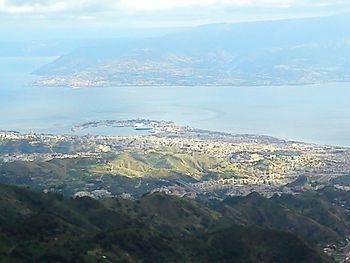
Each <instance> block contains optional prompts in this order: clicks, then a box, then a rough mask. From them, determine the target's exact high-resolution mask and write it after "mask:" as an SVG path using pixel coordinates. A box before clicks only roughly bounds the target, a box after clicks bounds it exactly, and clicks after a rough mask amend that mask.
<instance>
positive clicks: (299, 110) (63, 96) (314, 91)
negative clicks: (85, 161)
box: [0, 58, 350, 146]
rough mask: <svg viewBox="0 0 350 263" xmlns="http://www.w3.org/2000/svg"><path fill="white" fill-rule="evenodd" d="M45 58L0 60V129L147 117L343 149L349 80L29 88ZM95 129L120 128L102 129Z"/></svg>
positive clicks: (349, 139)
mask: <svg viewBox="0 0 350 263" xmlns="http://www.w3.org/2000/svg"><path fill="white" fill-rule="evenodd" d="M52 59H53V58H26V59H23V58H0V129H7V130H9V129H11V130H19V131H26V132H28V131H35V132H52V133H61V132H62V133H67V132H69V129H70V128H71V127H72V126H73V125H74V124H79V123H82V122H87V121H93V120H104V119H129V118H150V119H157V120H172V121H175V122H177V123H179V124H185V125H191V126H194V127H198V128H204V129H210V130H217V131H226V132H231V133H250V134H265V135H272V136H276V137H280V138H288V139H297V140H302V141H308V142H315V143H321V144H333V145H342V146H350V83H341V84H339V83H338V84H322V85H312V86H280V87H274V86H273V87H115V88H88V89H86V88H85V89H71V88H47V87H33V86H31V83H32V82H33V81H34V80H35V76H32V75H31V74H30V73H31V72H32V71H33V70H35V69H36V68H38V67H39V66H40V65H43V64H45V63H47V62H48V61H50V60H52ZM89 132H94V131H93V130H91V131H89ZM95 132H96V133H103V134H119V133H120V131H116V129H104V128H100V129H97V130H96V131H95ZM128 132H130V131H128Z"/></svg>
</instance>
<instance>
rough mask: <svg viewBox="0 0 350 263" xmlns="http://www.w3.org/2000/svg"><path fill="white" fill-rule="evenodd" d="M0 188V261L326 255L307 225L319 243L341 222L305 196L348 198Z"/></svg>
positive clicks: (208, 261)
mask: <svg viewBox="0 0 350 263" xmlns="http://www.w3.org/2000/svg"><path fill="white" fill-rule="evenodd" d="M0 193H1V199H0V215H1V216H0V262H19V263H21V262H26V263H30V262H50V263H53V262H79V263H81V262H87V263H88V262H104V263H107V262H135V263H136V262H144V263H148V262H150V263H151V262H152V263H156V262H162V263H167V262H169V263H175V262H179V263H180V262H181V263H186V262H191V263H196V262H201V263H212V262H222V263H225V262H227V263H229V262H237V263H241V262H242V263H243V262H244V263H255V262H261V263H265V262H266V263H268V262H284V263H295V262H298V263H316V262H318V263H326V262H333V261H332V259H331V258H330V257H328V256H327V255H325V254H324V253H323V252H321V250H320V249H319V248H317V247H316V246H315V245H314V244H315V243H314V244H312V243H310V242H309V241H305V239H306V238H308V237H309V236H308V233H310V231H311V232H314V233H312V236H310V237H311V239H312V238H313V237H315V236H316V235H317V234H319V238H320V239H319V241H320V243H323V242H324V241H326V240H327V239H328V238H329V237H331V236H332V235H331V236H329V235H328V234H330V233H335V232H336V231H337V230H336V228H337V227H339V229H338V230H339V231H341V228H342V226H343V224H345V222H340V219H341V218H337V217H336V216H335V212H334V211H326V210H322V209H319V208H320V207H319V206H316V207H310V204H312V203H315V204H319V203H321V202H323V203H324V204H325V205H326V204H327V205H331V203H330V201H328V199H329V198H332V197H334V196H333V195H335V196H336V197H338V198H339V197H341V198H342V199H340V200H344V198H347V200H348V199H349V194H346V193H338V192H334V191H333V190H329V193H320V194H312V195H307V194H305V195H302V196H301V197H291V196H282V197H280V198H276V199H266V198H263V197H261V196H259V195H258V194H256V193H253V194H251V195H249V196H247V197H242V198H240V199H228V200H226V201H224V202H223V203H220V204H217V205H212V206H213V207H212V208H209V207H208V206H207V205H205V204H204V203H199V202H196V201H193V200H190V199H186V198H177V197H172V196H167V195H163V194H152V195H145V196H143V197H142V198H140V199H138V200H123V199H105V200H103V201H97V200H93V199H90V198H88V197H84V198H77V199H71V198H66V197H63V196H60V195H57V194H41V193H36V192H32V191H31V190H29V189H25V188H18V187H14V186H6V185H2V184H0ZM327 198H328V199H327ZM331 206H333V208H332V209H333V210H339V209H340V208H339V207H338V205H336V204H334V205H331ZM242 208H244V209H243V210H242ZM308 213H309V214H308ZM240 214H241V215H243V217H242V218H238V215H240ZM343 214H345V212H343ZM285 215H288V216H286V217H285ZM301 218H303V220H300V219H301ZM237 220H238V221H237ZM239 221H240V222H239ZM243 221H245V222H243ZM264 222H265V223H264ZM269 223H272V225H270V226H268V224H269ZM304 223H305V224H304ZM288 224H289V225H290V229H285V227H284V226H286V225H288ZM326 224H329V227H326ZM261 226H263V227H261ZM294 227H296V230H295V229H294ZM331 228H333V229H335V230H334V231H333V232H332V231H330V230H329V229H331ZM303 229H304V230H305V229H306V230H307V231H309V232H302V231H301V232H298V231H299V230H303ZM343 234H345V233H343ZM297 235H299V237H298V236H297ZM336 236H337V235H335V237H336ZM341 236H342V235H341ZM333 237H334V236H333ZM323 238H326V240H325V239H323ZM335 240H337V238H335ZM335 240H334V239H333V241H335ZM327 241H330V240H327Z"/></svg>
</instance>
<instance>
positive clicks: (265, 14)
mask: <svg viewBox="0 0 350 263" xmlns="http://www.w3.org/2000/svg"><path fill="white" fill-rule="evenodd" d="M344 12H350V1H349V0H0V38H3V37H6V36H8V37H11V36H15V35H16V34H19V31H20V32H21V33H22V34H23V33H25V32H27V34H32V33H33V32H34V33H35V32H37V33H38V32H41V34H42V35H44V34H50V32H53V31H55V32H56V33H57V34H59V32H61V31H62V32H68V31H69V30H70V31H71V32H73V31H74V30H80V29H81V30H87V31H89V30H90V31H93V30H97V31H98V30H100V29H103V30H104V31H106V32H107V31H108V29H111V28H112V29H115V28H120V29H122V28H124V29H126V28H161V27H164V28H177V27H187V26H194V25H200V24H209V23H218V22H219V23H221V22H240V21H256V20H272V19H284V18H294V17H312V16H323V15H333V14H338V13H344ZM72 30H73V31H72ZM106 34H108V33H106Z"/></svg>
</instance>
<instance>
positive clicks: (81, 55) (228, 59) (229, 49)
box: [35, 15, 350, 87]
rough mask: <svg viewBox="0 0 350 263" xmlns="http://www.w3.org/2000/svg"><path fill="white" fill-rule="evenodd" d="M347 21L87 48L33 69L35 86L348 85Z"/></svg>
mask: <svg viewBox="0 0 350 263" xmlns="http://www.w3.org/2000/svg"><path fill="white" fill-rule="evenodd" d="M349 24H350V16H348V15H340V16H332V17H319V18H305V19H292V20H279V21H263V22H250V23H239V24H212V25H204V26H199V27H195V28H191V29H187V30H184V31H182V32H178V33H173V34H169V35H167V36H163V37H155V38H139V39H135V40H133V39H119V40H109V41H102V42H99V43H96V42H94V44H93V43H91V44H89V43H86V44H85V45H84V46H83V47H81V48H77V49H75V50H74V51H72V52H71V53H69V54H67V55H64V56H62V57H60V58H58V59H57V60H56V61H54V62H52V63H50V64H48V65H45V66H44V67H42V68H40V69H38V70H37V71H36V72H35V74H38V75H41V76H43V79H41V80H40V81H38V83H37V84H39V85H47V86H77V87H85V86H87V87H88V86H124V85H126V86H127V85H135V86H143V85H184V86H186V85H284V84H291V85H297V84H311V83H324V82H341V81H349V80H350V62H349V61H350V27H349V26H348V25H349Z"/></svg>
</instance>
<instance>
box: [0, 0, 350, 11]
mask: <svg viewBox="0 0 350 263" xmlns="http://www.w3.org/2000/svg"><path fill="white" fill-rule="evenodd" d="M340 5H342V6H344V5H348V6H349V5H350V3H349V1H345V0H114V1H113V0H0V12H1V13H22V14H31V13H62V12H111V11H123V10H125V11H134V12H137V11H157V10H171V9H186V8H196V7H199V8H210V7H214V6H215V7H222V8H225V7H227V8H244V7H245V8H258V7H263V8H274V9H286V8H298V7H299V8H302V7H303V8H312V7H327V8H332V7H337V6H340Z"/></svg>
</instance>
